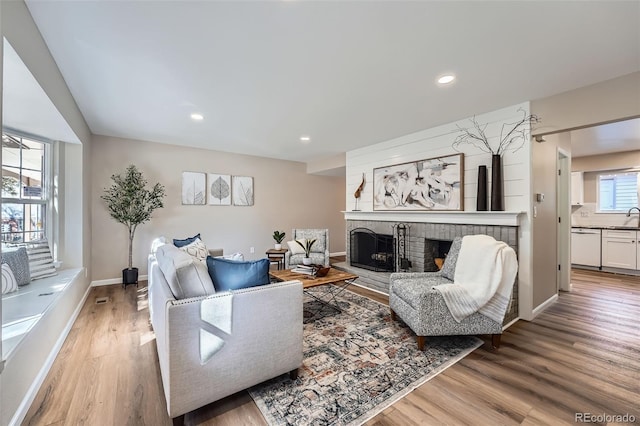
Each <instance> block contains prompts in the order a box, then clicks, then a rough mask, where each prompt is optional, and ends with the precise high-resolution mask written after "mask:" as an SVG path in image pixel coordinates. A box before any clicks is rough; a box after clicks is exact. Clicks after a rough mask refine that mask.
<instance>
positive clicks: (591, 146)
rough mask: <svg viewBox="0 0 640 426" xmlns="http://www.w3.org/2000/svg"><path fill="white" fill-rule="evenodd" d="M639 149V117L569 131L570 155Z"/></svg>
mask: <svg viewBox="0 0 640 426" xmlns="http://www.w3.org/2000/svg"><path fill="white" fill-rule="evenodd" d="M636 150H640V118H635V119H632V120H625V121H618V122H616V123H610V124H603V125H600V126H594V127H589V128H586V129H580V130H573V131H571V156H572V157H585V156H589V155H598V154H604V153H613V152H625V151H636Z"/></svg>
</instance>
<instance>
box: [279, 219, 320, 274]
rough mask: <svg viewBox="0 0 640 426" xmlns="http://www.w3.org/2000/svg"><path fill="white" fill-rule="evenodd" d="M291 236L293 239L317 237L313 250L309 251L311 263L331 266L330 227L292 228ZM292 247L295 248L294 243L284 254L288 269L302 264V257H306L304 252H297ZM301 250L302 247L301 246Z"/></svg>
mask: <svg viewBox="0 0 640 426" xmlns="http://www.w3.org/2000/svg"><path fill="white" fill-rule="evenodd" d="M291 238H292V241H293V240H300V239H303V238H304V239H306V240H309V239H315V240H316V242H315V243H314V244H313V247H312V248H311V252H310V253H309V258H310V259H311V263H314V264H317V265H324V266H329V230H328V229H292V230H291ZM290 243H291V242H290ZM293 244H295V243H293ZM292 248H295V246H293V247H292V244H289V251H288V252H286V253H285V255H284V265H285V268H286V269H289V268H292V267H293V266H295V265H300V264H302V259H303V258H304V253H296V252H295V251H294V250H292ZM300 250H302V249H301V248H300Z"/></svg>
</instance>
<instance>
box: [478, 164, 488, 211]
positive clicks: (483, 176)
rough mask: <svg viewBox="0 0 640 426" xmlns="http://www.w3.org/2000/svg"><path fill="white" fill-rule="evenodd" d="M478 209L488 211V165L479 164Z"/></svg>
mask: <svg viewBox="0 0 640 426" xmlns="http://www.w3.org/2000/svg"><path fill="white" fill-rule="evenodd" d="M476 210H477V211H479V212H486V211H487V166H478V194H477V195H476Z"/></svg>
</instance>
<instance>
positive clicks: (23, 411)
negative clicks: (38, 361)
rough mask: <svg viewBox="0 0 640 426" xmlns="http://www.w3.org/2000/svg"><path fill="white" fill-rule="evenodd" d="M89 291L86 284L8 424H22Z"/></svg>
mask: <svg viewBox="0 0 640 426" xmlns="http://www.w3.org/2000/svg"><path fill="white" fill-rule="evenodd" d="M90 291H91V286H88V287H87V290H86V291H85V292H84V296H82V300H81V301H80V303H78V306H77V307H76V309H75V310H74V311H73V314H72V315H71V318H69V321H67V325H66V326H65V327H64V329H63V330H62V333H61V334H60V337H58V340H57V341H56V344H55V345H54V346H53V348H52V349H51V352H49V356H48V357H47V359H46V361H45V363H44V365H43V366H42V368H41V369H40V372H39V373H38V375H37V376H36V378H35V379H34V380H33V383H31V386H30V387H29V390H28V391H27V393H26V394H25V396H24V398H23V399H22V402H21V403H20V406H19V407H18V409H17V410H16V412H15V414H14V415H13V418H12V419H11V421H10V422H9V425H10V426H14V425H16V426H17V425H20V424H22V421H23V420H24V418H25V417H26V416H27V412H28V411H29V408H30V407H31V404H33V401H34V399H36V395H37V394H38V391H39V390H40V386H42V383H43V382H44V380H45V379H46V378H47V374H49V370H51V367H52V366H53V362H54V361H55V360H56V357H57V356H58V353H59V352H60V349H62V345H63V344H64V341H65V340H66V339H67V336H68V335H69V332H70V331H71V327H73V324H74V323H75V322H76V318H78V315H80V311H81V310H82V307H83V306H84V303H85V302H86V301H87V297H88V296H89V292H90Z"/></svg>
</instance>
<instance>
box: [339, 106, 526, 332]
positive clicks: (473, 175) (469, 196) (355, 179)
mask: <svg viewBox="0 0 640 426" xmlns="http://www.w3.org/2000/svg"><path fill="white" fill-rule="evenodd" d="M519 109H522V110H524V113H525V114H526V115H529V113H530V106H529V102H525V103H522V104H518V105H513V106H510V107H507V108H503V109H500V110H497V111H493V112H489V113H486V114H478V115H477V116H476V117H475V118H476V120H477V122H478V123H479V124H481V125H484V124H487V128H486V134H487V136H488V137H489V139H490V140H489V142H490V143H491V145H492V146H493V147H496V146H497V144H498V142H499V138H500V131H501V128H502V125H503V124H504V123H515V122H517V121H519V120H520V119H521V118H522V114H523V113H522V111H519ZM471 118H472V117H469V118H467V119H463V120H460V121H457V122H454V123H449V124H445V125H442V126H438V127H434V128H431V129H427V130H423V131H420V132H416V133H412V134H409V135H405V136H401V137H398V138H395V139H391V140H389V141H385V142H381V143H378V144H375V145H370V146H367V147H364V148H360V149H356V150H353V151H349V152H347V155H346V160H347V167H346V185H347V193H346V198H347V199H346V209H347V210H353V209H354V208H355V198H354V197H353V193H354V192H355V190H356V188H357V187H358V186H359V185H360V182H361V181H362V174H363V173H364V174H365V176H366V185H365V188H364V190H363V192H362V195H361V198H360V201H359V203H358V208H359V209H360V210H361V211H362V212H363V213H366V212H372V211H373V194H374V188H373V169H375V168H377V167H384V166H389V165H393V164H400V163H406V162H411V161H418V160H423V159H427V158H433V157H441V156H447V155H451V154H456V153H457V151H456V150H455V149H454V148H453V147H452V144H453V142H454V141H455V139H456V137H457V136H458V135H459V130H458V127H457V126H460V127H462V128H468V127H470V126H471V122H470V119H471ZM458 149H459V150H460V152H462V153H463V154H464V202H463V205H464V210H465V211H475V210H476V187H477V179H478V166H479V165H482V164H484V165H486V166H487V175H488V182H487V185H488V186H487V188H488V190H489V191H490V188H491V155H490V154H488V153H485V152H482V151H480V150H479V149H478V148H476V147H474V146H472V145H468V144H466V145H463V146H460V147H459V148H458ZM531 152H532V150H531V142H530V140H526V141H524V144H523V146H522V147H521V148H520V149H518V150H517V151H515V152H514V151H507V152H506V153H505V154H504V155H503V157H502V167H503V169H502V172H503V179H504V207H505V210H507V211H514V212H525V214H524V215H521V217H520V221H519V223H520V224H519V228H518V240H519V246H520V250H519V256H518V257H519V259H518V261H519V262H518V263H519V272H518V282H519V291H518V296H519V306H520V308H519V312H520V316H521V317H522V318H524V319H532V318H533V313H532V309H533V306H532V303H533V290H532V261H531V258H532V257H531V250H532V242H531V220H532V213H531V211H532V201H531V197H532V190H531V160H532V155H531ZM444 213H446V212H444ZM390 214H391V212H390ZM419 216H420V219H419V221H421V222H423V221H426V222H428V218H429V216H428V214H425V215H419Z"/></svg>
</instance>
